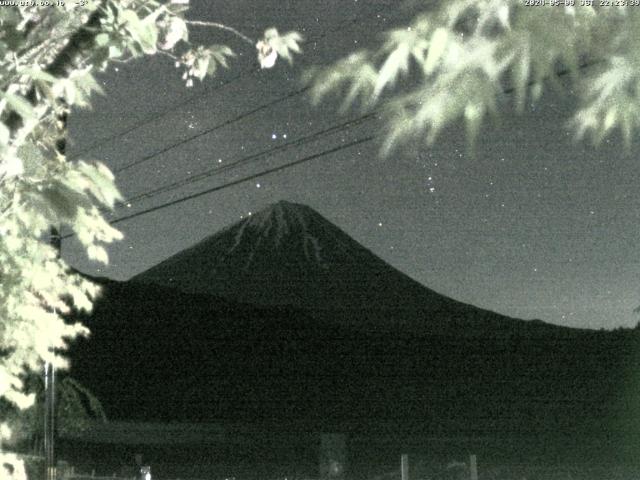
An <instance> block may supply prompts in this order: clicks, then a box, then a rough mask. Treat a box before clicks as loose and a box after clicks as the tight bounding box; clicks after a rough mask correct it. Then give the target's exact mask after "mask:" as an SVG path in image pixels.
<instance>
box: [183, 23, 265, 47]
mask: <svg viewBox="0 0 640 480" xmlns="http://www.w3.org/2000/svg"><path fill="white" fill-rule="evenodd" d="M185 23H187V24H188V25H194V26H196V27H213V28H219V29H220V30H226V31H227V32H231V33H233V34H234V35H236V36H237V37H240V38H241V39H242V40H244V41H245V42H247V43H248V44H249V45H251V46H252V47H254V46H255V44H256V42H254V41H253V40H251V39H250V38H249V37H247V36H246V35H245V34H244V33H241V32H239V31H238V30H236V29H235V28H232V27H228V26H227V25H224V24H222V23H217V22H201V21H199V20H185Z"/></svg>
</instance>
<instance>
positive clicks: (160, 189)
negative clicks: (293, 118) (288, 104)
mask: <svg viewBox="0 0 640 480" xmlns="http://www.w3.org/2000/svg"><path fill="white" fill-rule="evenodd" d="M376 115H377V113H376V112H371V113H368V114H366V115H363V116H361V117H358V118H355V119H352V120H349V121H347V122H343V123H341V124H339V125H333V126H331V127H328V128H325V129H323V130H320V131H317V132H314V133H312V134H310V135H307V136H305V137H301V138H298V139H296V140H293V141H290V142H287V143H284V144H281V145H278V146H276V147H273V148H270V149H267V150H263V151H261V152H257V153H254V154H251V155H248V156H246V157H243V158H241V159H239V160H236V161H234V162H231V163H228V164H226V165H223V166H220V167H216V168H212V169H209V170H205V171H204V172H201V173H198V174H196V175H193V176H189V177H186V178H183V179H182V180H178V181H176V182H172V183H169V184H166V185H163V186H161V187H158V188H154V189H153V190H149V191H146V192H142V193H139V194H137V195H135V196H133V197H130V198H128V199H127V200H126V201H125V202H124V203H131V202H135V201H138V200H142V199H145V198H150V197H153V196H155V195H158V194H161V193H165V192H169V191H171V190H175V189H177V188H180V187H183V186H186V185H189V184H191V183H195V182H199V181H201V180H205V179H207V178H210V177H213V176H216V175H220V174H222V173H224V172H226V171H229V170H233V169H235V168H238V167H240V166H243V165H247V164H249V163H252V162H254V161H255V160H257V159H259V158H263V157H266V156H270V155H272V154H274V153H277V152H280V151H283V150H288V149H289V148H291V147H294V146H300V145H304V144H306V143H309V142H312V141H314V140H316V139H318V138H321V137H323V136H326V135H329V134H331V133H334V132H336V131H339V130H341V129H344V128H349V127H352V126H355V125H358V124H360V123H364V122H366V121H369V120H371V119H372V118H375V116H376Z"/></svg>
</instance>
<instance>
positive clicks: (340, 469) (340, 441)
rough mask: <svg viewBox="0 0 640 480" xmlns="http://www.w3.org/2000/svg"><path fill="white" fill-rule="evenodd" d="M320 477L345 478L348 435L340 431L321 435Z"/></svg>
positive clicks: (336, 479) (339, 479)
mask: <svg viewBox="0 0 640 480" xmlns="http://www.w3.org/2000/svg"><path fill="white" fill-rule="evenodd" d="M319 457H320V458H319V460H320V479H321V480H342V479H344V475H345V470H346V463H347V442H346V437H345V435H343V434H339V433H323V434H321V435H320V456H319Z"/></svg>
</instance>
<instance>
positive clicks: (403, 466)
mask: <svg viewBox="0 0 640 480" xmlns="http://www.w3.org/2000/svg"><path fill="white" fill-rule="evenodd" d="M400 476H401V478H402V480H409V455H407V454H406V453H403V454H402V455H401V456H400Z"/></svg>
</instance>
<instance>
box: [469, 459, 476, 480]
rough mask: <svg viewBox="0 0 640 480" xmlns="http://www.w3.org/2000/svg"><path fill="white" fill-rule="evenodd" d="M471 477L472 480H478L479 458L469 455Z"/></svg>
mask: <svg viewBox="0 0 640 480" xmlns="http://www.w3.org/2000/svg"><path fill="white" fill-rule="evenodd" d="M469 476H470V479H471V480H478V458H477V457H476V456H475V455H469Z"/></svg>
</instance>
